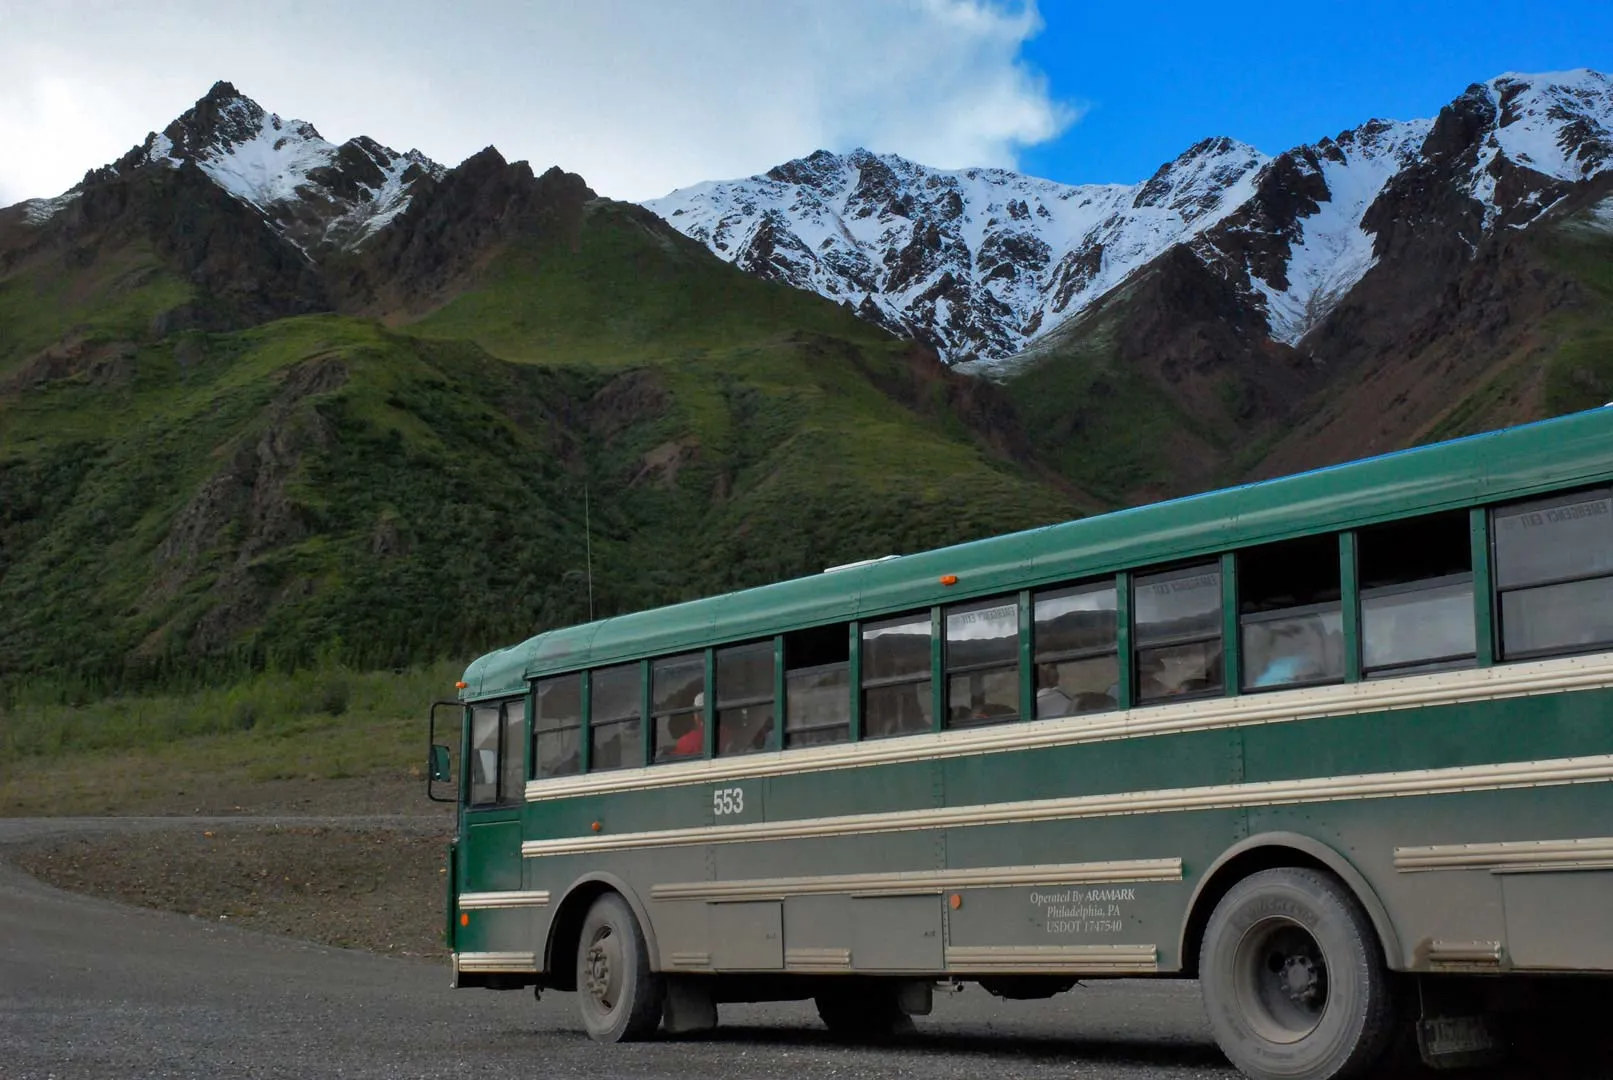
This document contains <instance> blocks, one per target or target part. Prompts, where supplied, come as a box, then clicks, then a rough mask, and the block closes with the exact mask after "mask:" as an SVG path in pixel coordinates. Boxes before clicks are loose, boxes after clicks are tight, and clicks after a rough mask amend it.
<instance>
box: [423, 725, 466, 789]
mask: <svg viewBox="0 0 1613 1080" xmlns="http://www.w3.org/2000/svg"><path fill="white" fill-rule="evenodd" d="M438 709H447V710H449V711H450V712H451V713H457V714H458V716H459V724H460V725H462V724H463V723H464V716H465V706H464V705H462V704H461V703H460V702H457V701H433V702H432V703H431V726H430V727H429V728H428V729H427V731H426V745H427V746H428V747H430V749H429V750H428V751H427V752H426V798H428V799H430V800H431V801H432V802H454V801H456V800H455V793H454V792H453V791H451V790H450V792H449V793H448V794H447V795H438V794H437V788H436V785H438V784H441V783H445V782H446V783H450V784H451V783H453V780H454V759H453V753H452V751H450V750H449V748H448V747H447V746H446V745H444V744H442V743H439V742H438V741H437V710H438ZM456 726H458V725H456ZM450 730H452V729H450ZM460 737H461V738H463V737H464V731H463V728H461V731H460Z"/></svg>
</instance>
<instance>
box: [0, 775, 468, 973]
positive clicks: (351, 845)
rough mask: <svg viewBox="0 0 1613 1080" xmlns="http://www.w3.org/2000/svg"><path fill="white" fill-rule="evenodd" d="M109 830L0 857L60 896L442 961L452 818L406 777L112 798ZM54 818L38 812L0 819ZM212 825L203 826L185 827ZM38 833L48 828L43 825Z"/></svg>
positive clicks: (192, 780) (45, 840) (209, 786)
mask: <svg viewBox="0 0 1613 1080" xmlns="http://www.w3.org/2000/svg"><path fill="white" fill-rule="evenodd" d="M108 795H109V796H114V797H111V798H109V799H108V800H107V804H106V805H95V806H91V807H86V806H82V805H80V806H74V807H72V808H71V809H70V810H69V809H68V808H67V807H65V806H64V807H62V808H60V809H62V810H64V811H66V812H70V813H74V814H83V813H86V812H89V813H103V814H104V813H108V812H110V813H112V814H121V815H136V814H138V815H150V816H152V817H159V818H165V819H167V818H171V819H172V820H163V821H155V822H154V821H151V820H149V819H147V820H141V819H139V818H133V817H122V818H120V817H106V818H101V819H99V820H96V821H94V822H89V823H74V825H73V827H72V828H71V829H64V830H61V831H57V830H53V829H45V830H43V831H44V832H45V833H47V834H49V835H46V836H43V837H41V838H37V839H33V840H27V841H22V842H19V843H16V844H10V845H4V846H0V859H4V860H5V861H7V862H9V863H12V864H13V865H15V866H17V867H18V868H20V869H22V870H23V871H25V872H27V873H28V874H31V875H32V876H34V877H36V878H38V879H39V880H40V881H43V882H45V883H46V884H49V885H54V886H56V887H57V888H61V889H68V890H71V891H74V892H81V893H88V894H90V895H93V896H98V897H102V898H105V899H109V900H117V901H121V902H123V903H128V904H137V905H140V906H142V907H149V908H158V909H161V910H165V911H174V912H178V913H180V914H183V915H190V916H193V917H195V918H199V919H209V920H217V921H227V922H230V923H232V924H235V925H238V926H244V927H248V928H251V929H255V930H263V931H266V932H269V933H275V934H286V935H289V936H292V937H297V938H302V939H305V940H310V941H317V942H320V943H323V944H327V945H337V946H342V947H346V948H355V949H367V950H370V951H373V952H378V953H384V954H389V955H394V956H400V955H401V956H428V957H437V956H444V955H445V950H444V948H443V944H442V937H443V894H444V887H445V884H446V882H445V880H444V877H445V870H446V864H445V854H446V847H447V843H448V840H449V839H450V838H451V837H452V835H453V830H454V813H453V808H452V807H451V806H445V805H444V804H441V803H433V802H430V801H428V800H427V799H426V798H425V795H424V790H423V784H422V782H421V781H420V780H418V779H417V778H415V777H412V776H408V775H384V774H382V775H372V776H368V777H362V778H357V777H355V778H343V779H313V778H307V779H301V778H299V779H288V780H271V781H263V782H257V783H241V782H239V781H236V782H233V783H232V782H229V781H226V780H224V779H223V778H219V779H218V780H216V781H215V780H212V779H210V778H208V777H206V776H200V777H198V776H195V775H192V776H187V777H182V778H178V779H177V782H175V783H171V784H169V785H166V786H160V785H151V786H142V787H140V788H139V789H137V790H131V789H130V788H129V787H122V788H121V789H117V788H114V789H113V790H112V791H108ZM7 810H9V811H10V812H11V813H16V812H18V811H19V810H23V811H24V812H29V811H31V813H30V814H29V816H32V817H44V818H48V817H51V816H52V815H50V814H49V813H48V812H45V813H42V811H47V807H45V806H43V805H38V804H35V805H30V806H28V807H26V808H23V807H8V808H6V809H5V810H0V813H4V812H6V811H7ZM203 817H205V818H209V819H210V820H208V821H206V822H200V821H194V820H190V819H193V818H203ZM42 824H43V823H42Z"/></svg>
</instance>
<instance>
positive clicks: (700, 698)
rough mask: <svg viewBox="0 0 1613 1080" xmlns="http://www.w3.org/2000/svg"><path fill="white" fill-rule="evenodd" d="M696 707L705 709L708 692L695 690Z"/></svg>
mask: <svg viewBox="0 0 1613 1080" xmlns="http://www.w3.org/2000/svg"><path fill="white" fill-rule="evenodd" d="M694 707H695V708H697V709H704V708H705V707H706V692H705V691H704V690H699V691H696V692H695V696H694Z"/></svg>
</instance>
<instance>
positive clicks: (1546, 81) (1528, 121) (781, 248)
mask: <svg viewBox="0 0 1613 1080" xmlns="http://www.w3.org/2000/svg"><path fill="white" fill-rule="evenodd" d="M1610 132H1613V83H1610V81H1609V79H1608V78H1607V77H1606V76H1604V75H1601V74H1599V73H1596V72H1592V71H1572V72H1563V73H1555V74H1547V75H1502V76H1498V77H1497V78H1494V79H1491V80H1490V81H1489V82H1486V83H1481V84H1475V85H1474V86H1472V87H1470V88H1469V89H1468V90H1467V91H1466V92H1465V93H1464V94H1463V95H1462V96H1461V97H1459V98H1457V99H1456V101H1454V102H1453V103H1452V104H1451V105H1450V106H1447V107H1446V109H1445V110H1444V111H1443V112H1442V113H1441V117H1440V119H1438V120H1412V121H1383V120H1373V121H1370V122H1368V123H1366V124H1363V125H1361V126H1360V127H1357V128H1355V129H1353V130H1350V131H1346V132H1343V133H1342V134H1340V135H1338V136H1336V137H1333V138H1324V139H1322V140H1320V141H1319V142H1317V143H1314V144H1311V145H1307V146H1301V147H1297V148H1295V149H1292V150H1289V151H1287V152H1285V153H1283V154H1280V155H1278V156H1277V157H1275V158H1271V157H1267V156H1266V155H1264V154H1262V153H1261V152H1259V151H1258V150H1255V149H1254V148H1252V147H1249V146H1245V145H1243V144H1241V143H1237V142H1235V141H1233V140H1230V139H1224V138H1221V139H1207V140H1205V141H1203V142H1200V143H1199V144H1197V145H1195V146H1193V147H1191V148H1189V149H1188V150H1187V151H1185V152H1184V153H1183V154H1182V155H1181V156H1180V157H1178V158H1177V159H1176V160H1175V161H1173V162H1170V163H1169V164H1167V165H1165V166H1164V167H1163V168H1161V169H1160V170H1159V171H1158V172H1157V173H1156V174H1155V175H1154V176H1153V177H1151V178H1150V179H1148V180H1147V181H1145V182H1143V183H1140V184H1135V185H1123V184H1107V185H1077V186H1071V185H1064V184H1057V183H1054V182H1052V181H1048V180H1039V179H1036V178H1033V177H1027V176H1022V175H1019V174H1017V173H1013V172H1009V171H1005V170H999V169H964V170H952V171H944V170H938V169H930V168H926V167H925V166H922V165H918V164H915V163H913V162H910V161H907V160H905V159H903V158H900V157H897V156H895V155H889V154H885V155H877V154H873V153H870V152H868V151H866V150H856V151H853V152H851V153H849V154H844V155H839V154H832V153H828V152H826V151H818V152H817V153H815V154H812V155H811V156H809V157H806V158H801V159H798V160H796V161H791V162H788V163H786V164H784V165H781V166H778V167H777V168H774V169H772V170H770V171H768V172H767V173H766V174H764V175H761V176H754V177H750V178H748V179H743V180H729V181H714V182H707V183H702V184H697V185H695V186H693V187H689V188H683V189H679V190H678V191H674V192H672V193H671V194H669V195H667V196H664V197H663V198H660V199H655V200H651V201H650V202H648V203H646V204H645V205H646V206H648V207H649V208H650V209H652V210H654V211H655V212H656V213H658V214H660V215H661V216H662V217H664V218H665V219H666V220H667V221H669V222H670V223H671V224H672V225H673V226H674V227H675V228H677V229H679V230H680V231H682V232H683V233H685V234H686V235H688V236H690V237H693V238H694V239H697V240H699V241H701V242H702V243H704V244H706V245H707V246H708V247H709V248H710V249H711V250H712V251H714V252H715V253H716V254H717V255H719V256H720V257H722V258H724V259H726V260H728V261H730V262H732V263H734V264H735V265H737V266H740V267H741V268H743V269H746V270H749V271H751V272H753V273H757V274H760V275H762V276H766V277H770V278H776V279H778V280H781V281H784V282H787V283H789V284H792V285H796V286H798V287H801V288H806V289H811V290H813V291H815V292H818V293H820V294H822V295H823V296H826V297H829V298H830V299H834V300H838V301H842V302H845V303H849V304H851V305H852V306H853V307H855V308H856V309H857V310H858V311H859V312H860V313H861V314H862V315H864V316H865V317H866V318H869V319H872V320H874V321H877V322H879V323H882V324H883V325H886V326H888V327H890V328H891V329H893V330H896V331H898V332H900V333H905V334H908V335H911V336H914V337H918V338H921V339H924V340H927V341H930V342H932V343H933V344H934V345H935V346H936V347H937V348H938V349H939V350H940V351H941V352H942V354H943V355H944V356H945V357H946V358H947V359H949V360H952V361H954V362H956V361H961V360H969V359H974V358H981V359H983V360H987V361H990V360H993V359H999V358H1004V357H1010V356H1012V355H1014V354H1016V353H1019V352H1020V351H1022V350H1023V349H1025V347H1026V346H1027V345H1029V344H1031V343H1033V342H1035V341H1036V340H1037V339H1038V338H1039V337H1041V336H1042V335H1045V334H1047V333H1048V332H1049V331H1051V330H1052V329H1053V328H1054V327H1055V326H1057V325H1058V324H1059V323H1061V322H1063V321H1064V320H1067V319H1069V318H1071V317H1073V316H1076V315H1078V314H1080V313H1081V312H1082V311H1083V310H1085V309H1086V308H1087V307H1088V306H1089V305H1091V304H1092V303H1093V302H1095V301H1096V300H1098V299H1099V298H1100V297H1102V296H1104V295H1105V294H1106V293H1108V292H1109V291H1110V290H1111V289H1113V288H1114V287H1115V286H1116V285H1118V284H1119V283H1120V282H1122V281H1124V280H1126V279H1127V278H1128V277H1130V276H1131V275H1132V274H1134V273H1135V272H1136V271H1138V270H1140V269H1141V268H1143V267H1145V266H1147V265H1148V264H1150V263H1151V262H1153V261H1154V260H1155V259H1157V258H1159V257H1160V256H1161V255H1162V254H1164V253H1165V252H1166V251H1168V250H1170V249H1171V248H1173V247H1175V246H1176V245H1184V246H1186V247H1187V248H1188V249H1189V250H1190V251H1192V252H1193V254H1194V255H1195V256H1196V257H1198V258H1199V259H1200V260H1202V261H1203V262H1204V263H1205V264H1206V265H1208V266H1210V267H1212V268H1214V269H1215V270H1216V271H1217V272H1218V273H1220V274H1222V275H1223V276H1225V277H1226V278H1227V279H1228V280H1229V281H1232V282H1233V283H1235V284H1236V286H1237V287H1238V289H1239V290H1240V292H1241V293H1242V294H1243V295H1244V297H1245V299H1246V301H1247V302H1248V303H1250V304H1252V305H1253V306H1254V307H1255V308H1257V309H1258V310H1259V311H1260V312H1261V313H1262V314H1263V316H1264V318H1265V321H1266V324H1267V327H1268V329H1269V334H1270V337H1271V338H1272V339H1274V340H1276V341H1279V342H1282V343H1285V344H1294V343H1296V342H1298V341H1299V340H1300V339H1301V338H1303V337H1304V336H1305V334H1306V333H1308V332H1309V331H1310V330H1311V329H1313V328H1314V327H1316V326H1317V325H1318V324H1319V323H1320V321H1321V320H1322V319H1323V318H1324V317H1325V316H1326V315H1327V313H1328V312H1329V311H1331V310H1332V309H1333V308H1334V306H1335V305H1336V304H1337V303H1338V302H1339V300H1340V299H1341V298H1342V297H1343V296H1344V295H1345V294H1346V293H1348V292H1349V291H1350V290H1351V289H1352V288H1353V287H1354V286H1355V285H1356V284H1357V283H1358V282H1359V281H1360V280H1361V279H1362V277H1363V276H1364V275H1365V274H1366V273H1367V271H1368V270H1369V269H1370V268H1371V267H1372V266H1373V265H1374V264H1375V262H1376V261H1377V259H1378V258H1379V257H1380V256H1381V255H1382V249H1383V236H1382V234H1383V232H1384V231H1385V227H1386V226H1387V225H1389V224H1390V222H1389V221H1387V220H1384V219H1389V218H1392V217H1393V215H1392V214H1391V213H1389V212H1388V211H1386V210H1382V209H1380V211H1379V212H1378V214H1377V215H1376V216H1375V215H1374V207H1375V206H1380V205H1383V204H1385V200H1386V199H1388V200H1390V201H1391V202H1394V203H1396V204H1397V205H1402V206H1403V205H1404V204H1405V202H1406V200H1407V198H1408V197H1409V194H1408V191H1406V190H1402V189H1403V188H1404V187H1405V185H1404V184H1397V181H1402V180H1405V179H1406V178H1408V177H1409V176H1410V175H1412V174H1413V173H1414V172H1415V171H1416V170H1419V169H1424V170H1426V169H1428V168H1429V167H1432V166H1434V165H1435V164H1436V163H1440V162H1442V164H1441V166H1440V167H1439V168H1437V169H1436V171H1437V172H1438V173H1439V181H1440V183H1441V184H1443V185H1445V186H1446V187H1450V186H1452V185H1454V187H1455V188H1456V190H1455V191H1454V192H1452V194H1456V195H1459V196H1461V197H1464V198H1466V199H1468V200H1470V201H1471V202H1472V203H1473V204H1476V207H1477V210H1478V219H1479V228H1480V230H1481V231H1483V230H1493V229H1496V228H1502V227H1511V228H1523V227H1525V226H1527V225H1528V224H1529V223H1530V222H1532V221H1533V220H1535V219H1536V218H1538V217H1539V216H1540V215H1542V214H1544V213H1547V212H1548V211H1549V210H1550V209H1551V207H1552V206H1553V205H1554V204H1555V203H1556V202H1557V201H1558V200H1560V199H1562V198H1563V197H1564V196H1565V195H1566V194H1567V193H1568V191H1569V190H1570V189H1571V188H1572V187H1573V186H1574V185H1575V184H1578V183H1581V182H1584V181H1586V180H1588V179H1590V178H1592V177H1594V176H1596V175H1598V174H1600V173H1602V172H1604V171H1607V170H1609V169H1613V134H1610ZM1457 159H1461V160H1460V161H1458V160H1457ZM1453 168H1454V171H1453ZM1466 239H1467V241H1468V243H1469V244H1470V245H1471V244H1474V243H1476V241H1477V239H1478V237H1477V236H1473V237H1467V238H1466ZM993 366H994V365H991V364H989V363H987V364H984V365H982V367H985V368H988V369H989V368H991V367H993Z"/></svg>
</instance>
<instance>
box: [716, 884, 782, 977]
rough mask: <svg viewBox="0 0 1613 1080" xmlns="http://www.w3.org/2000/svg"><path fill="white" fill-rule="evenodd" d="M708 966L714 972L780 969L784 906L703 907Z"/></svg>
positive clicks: (773, 903)
mask: <svg viewBox="0 0 1613 1080" xmlns="http://www.w3.org/2000/svg"><path fill="white" fill-rule="evenodd" d="M706 917H707V918H708V919H709V920H710V930H709V932H708V934H707V937H706V940H707V941H709V942H711V966H712V967H714V968H716V969H717V970H718V971H782V970H783V969H784V905H783V904H781V903H780V902H779V901H777V900H763V901H747V902H742V903H727V904H724V903H711V904H707V905H706Z"/></svg>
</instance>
